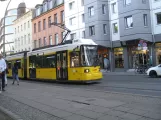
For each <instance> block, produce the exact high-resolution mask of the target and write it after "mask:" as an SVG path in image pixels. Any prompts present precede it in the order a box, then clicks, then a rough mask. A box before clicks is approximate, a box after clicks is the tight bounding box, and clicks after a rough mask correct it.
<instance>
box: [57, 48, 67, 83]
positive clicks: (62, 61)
mask: <svg viewBox="0 0 161 120" xmlns="http://www.w3.org/2000/svg"><path fill="white" fill-rule="evenodd" d="M56 57H57V59H56V60H57V66H56V74H57V80H68V67H67V51H61V52H57V53H56Z"/></svg>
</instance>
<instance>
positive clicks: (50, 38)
mask: <svg viewBox="0 0 161 120" xmlns="http://www.w3.org/2000/svg"><path fill="white" fill-rule="evenodd" d="M52 44H53V40H52V35H50V36H49V45H52Z"/></svg>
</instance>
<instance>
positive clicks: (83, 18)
mask: <svg viewBox="0 0 161 120" xmlns="http://www.w3.org/2000/svg"><path fill="white" fill-rule="evenodd" d="M84 22H85V17H84V14H82V23H84Z"/></svg>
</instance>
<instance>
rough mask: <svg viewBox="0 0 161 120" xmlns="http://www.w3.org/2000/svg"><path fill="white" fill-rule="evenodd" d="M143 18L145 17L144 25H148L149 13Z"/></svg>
mask: <svg viewBox="0 0 161 120" xmlns="http://www.w3.org/2000/svg"><path fill="white" fill-rule="evenodd" d="M143 19H144V26H148V17H147V14H144V15H143Z"/></svg>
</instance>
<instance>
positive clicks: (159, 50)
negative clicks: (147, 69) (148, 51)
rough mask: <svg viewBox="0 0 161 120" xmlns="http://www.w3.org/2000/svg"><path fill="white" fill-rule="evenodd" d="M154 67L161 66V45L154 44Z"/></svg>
mask: <svg viewBox="0 0 161 120" xmlns="http://www.w3.org/2000/svg"><path fill="white" fill-rule="evenodd" d="M155 52H156V65H158V64H161V43H156V44H155Z"/></svg>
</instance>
